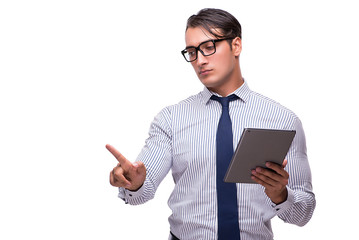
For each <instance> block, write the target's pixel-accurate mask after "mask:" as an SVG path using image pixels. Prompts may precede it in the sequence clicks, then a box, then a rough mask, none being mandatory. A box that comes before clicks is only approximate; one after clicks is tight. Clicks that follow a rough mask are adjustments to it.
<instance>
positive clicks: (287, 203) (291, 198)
mask: <svg viewBox="0 0 359 240" xmlns="http://www.w3.org/2000/svg"><path fill="white" fill-rule="evenodd" d="M287 191H288V196H287V200H286V201H284V202H282V203H280V204H278V205H277V204H275V203H273V202H272V207H273V208H274V209H275V210H276V212H277V215H278V214H281V213H283V212H285V211H286V210H288V209H290V208H291V207H292V206H293V204H294V192H293V190H292V189H290V188H288V187H287Z"/></svg>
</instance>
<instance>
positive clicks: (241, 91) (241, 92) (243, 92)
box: [201, 82, 251, 104]
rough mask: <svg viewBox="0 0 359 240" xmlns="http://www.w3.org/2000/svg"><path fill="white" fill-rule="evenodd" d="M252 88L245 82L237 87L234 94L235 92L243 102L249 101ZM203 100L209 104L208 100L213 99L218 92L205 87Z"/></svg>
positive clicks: (202, 93)
mask: <svg viewBox="0 0 359 240" xmlns="http://www.w3.org/2000/svg"><path fill="white" fill-rule="evenodd" d="M250 92H251V90H250V89H249V87H248V85H247V83H246V82H244V83H243V84H242V85H241V86H240V87H239V88H237V89H236V90H235V91H234V92H233V93H232V94H235V95H237V96H238V97H239V99H241V100H242V101H243V102H247V101H248V100H249V97H250ZM201 95H202V96H201V97H202V102H203V104H207V103H208V101H209V100H210V99H211V96H212V95H217V96H219V95H218V94H216V93H214V92H211V91H210V90H209V89H208V88H206V87H204V89H203V91H202V92H201Z"/></svg>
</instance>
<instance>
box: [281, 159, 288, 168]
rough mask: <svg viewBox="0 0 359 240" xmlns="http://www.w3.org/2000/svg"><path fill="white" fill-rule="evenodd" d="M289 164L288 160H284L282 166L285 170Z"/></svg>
mask: <svg viewBox="0 0 359 240" xmlns="http://www.w3.org/2000/svg"><path fill="white" fill-rule="evenodd" d="M287 164H288V160H287V159H284V161H283V164H282V167H283V168H285V166H287Z"/></svg>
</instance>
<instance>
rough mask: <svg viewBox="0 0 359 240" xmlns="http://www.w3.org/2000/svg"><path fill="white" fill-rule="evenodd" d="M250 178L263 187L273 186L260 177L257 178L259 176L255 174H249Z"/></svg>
mask: <svg viewBox="0 0 359 240" xmlns="http://www.w3.org/2000/svg"><path fill="white" fill-rule="evenodd" d="M251 178H252V180H253V181H255V182H256V183H258V184H260V185H262V186H263V187H264V188H266V189H268V188H273V186H272V185H270V184H268V183H267V182H265V181H263V180H262V179H260V178H259V176H256V175H252V176H251Z"/></svg>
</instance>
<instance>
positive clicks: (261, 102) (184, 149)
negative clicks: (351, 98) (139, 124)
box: [119, 83, 315, 240]
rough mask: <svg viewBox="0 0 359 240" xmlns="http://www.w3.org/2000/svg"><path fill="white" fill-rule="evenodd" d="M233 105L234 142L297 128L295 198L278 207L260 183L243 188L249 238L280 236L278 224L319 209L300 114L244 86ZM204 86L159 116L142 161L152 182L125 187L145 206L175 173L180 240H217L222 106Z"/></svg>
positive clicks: (291, 190) (174, 226) (174, 220)
mask: <svg viewBox="0 0 359 240" xmlns="http://www.w3.org/2000/svg"><path fill="white" fill-rule="evenodd" d="M234 94H236V95H237V96H238V97H239V100H236V101H232V102H230V116H231V119H232V128H233V144H234V146H233V147H234V148H235V147H236V145H237V143H238V141H239V139H240V135H241V133H242V131H243V129H244V128H269V129H291V130H296V131H297V134H296V136H295V138H294V141H293V144H292V146H291V148H290V150H289V152H288V155H287V159H288V165H287V167H286V170H287V171H288V172H289V175H290V178H289V184H288V187H287V188H288V200H287V201H286V202H284V203H282V204H280V205H278V206H276V205H274V204H273V203H272V202H271V201H270V199H269V198H268V197H267V195H266V194H265V193H264V188H263V187H262V186H260V185H258V184H240V186H237V196H238V206H239V209H238V212H239V219H238V222H239V226H240V230H241V239H242V240H247V239H253V240H254V239H255V240H258V239H273V233H272V229H271V224H270V220H271V218H273V217H274V216H276V215H278V217H280V218H281V219H283V220H284V221H285V222H289V223H292V224H296V225H299V226H302V225H304V224H306V223H307V222H308V221H309V220H310V218H311V216H312V213H313V211H314V208H315V198H314V194H313V192H312V185H311V172H310V168H309V164H308V160H307V155H306V143H305V136H304V132H303V128H302V125H301V122H300V120H299V119H298V117H297V116H296V115H295V114H294V113H293V112H291V111H290V110H288V109H286V108H284V107H283V106H281V105H279V104H278V103H276V102H274V101H272V100H270V99H268V98H266V97H264V96H262V95H259V94H257V93H255V92H252V91H251V90H250V89H249V88H248V86H247V84H246V83H244V84H243V85H242V86H241V87H240V88H239V89H237V90H236V91H235V92H234ZM211 95H212V93H211V92H210V91H209V90H208V89H206V88H205V89H204V90H203V91H202V92H200V93H199V94H197V95H195V96H192V97H189V98H188V99H186V100H184V101H182V102H180V103H179V104H176V105H173V106H170V107H167V108H165V109H163V110H162V111H161V112H160V113H159V114H158V115H157V116H156V117H155V119H154V121H153V123H152V125H151V128H150V132H149V138H148V139H147V140H146V145H145V147H144V148H143V149H142V151H141V153H140V154H139V156H138V159H137V161H142V162H144V164H145V166H146V168H147V177H146V181H145V183H144V185H143V187H142V188H141V189H140V190H139V191H138V192H136V193H133V192H131V196H130V193H129V191H127V190H124V189H120V194H119V196H120V197H121V198H123V199H125V201H126V202H128V203H129V204H133V205H136V204H142V203H144V202H146V201H148V200H150V199H152V198H153V197H154V194H155V191H156V189H157V187H158V185H159V184H160V183H161V181H162V180H163V179H164V177H165V176H166V175H167V173H168V172H169V171H170V170H172V176H173V179H174V182H175V187H174V190H173V192H172V194H171V196H170V198H169V200H168V205H169V207H170V208H171V209H172V215H171V216H170V217H169V222H170V226H171V231H172V232H173V233H174V234H175V235H176V236H177V237H179V238H180V239H185V240H198V239H216V238H217V236H216V235H217V233H216V232H217V199H216V178H215V176H216V159H215V158H216V145H215V144H216V131H217V125H218V121H219V118H220V115H221V105H220V103H218V102H216V101H213V100H210V97H211Z"/></svg>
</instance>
